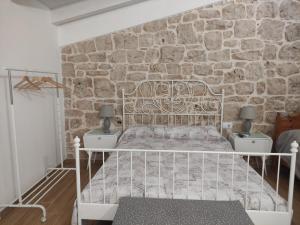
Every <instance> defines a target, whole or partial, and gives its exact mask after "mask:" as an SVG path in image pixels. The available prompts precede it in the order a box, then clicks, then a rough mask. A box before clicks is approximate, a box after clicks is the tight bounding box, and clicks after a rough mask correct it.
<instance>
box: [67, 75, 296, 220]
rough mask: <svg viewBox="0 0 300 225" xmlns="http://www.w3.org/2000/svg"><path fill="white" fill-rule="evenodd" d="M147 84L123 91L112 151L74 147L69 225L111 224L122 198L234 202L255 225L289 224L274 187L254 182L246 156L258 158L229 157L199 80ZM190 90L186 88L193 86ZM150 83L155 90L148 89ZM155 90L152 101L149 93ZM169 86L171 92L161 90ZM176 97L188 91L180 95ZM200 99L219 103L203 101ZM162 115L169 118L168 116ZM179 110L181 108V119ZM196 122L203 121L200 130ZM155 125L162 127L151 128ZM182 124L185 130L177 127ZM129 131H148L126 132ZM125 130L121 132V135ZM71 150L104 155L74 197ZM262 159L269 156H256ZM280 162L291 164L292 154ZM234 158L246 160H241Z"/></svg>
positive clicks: (219, 112)
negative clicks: (117, 138) (86, 224)
mask: <svg viewBox="0 0 300 225" xmlns="http://www.w3.org/2000/svg"><path fill="white" fill-rule="evenodd" d="M154 82H155V81H152V83H151V84H150V85H149V84H146V85H145V84H144V83H142V85H140V86H139V87H138V88H137V89H136V90H135V91H136V93H134V94H132V93H131V94H130V95H129V97H127V98H125V95H124V92H123V125H124V130H126V131H125V132H124V134H123V135H122V137H121V138H120V141H119V143H118V146H117V148H116V149H80V148H79V147H78V139H77V140H76V141H77V142H76V144H75V146H76V156H77V157H76V159H77V166H76V167H77V179H78V180H79V181H77V195H78V202H77V208H78V209H79V211H78V212H77V211H76V210H74V213H73V224H76V221H77V218H79V219H80V222H81V219H100V220H101V219H103V220H112V219H113V217H114V214H115V211H116V209H117V206H118V198H119V197H122V196H133V197H155V198H176V199H205V200H240V201H241V203H242V204H243V205H244V207H245V209H246V211H247V212H248V214H249V216H250V217H251V219H252V220H253V222H254V223H255V224H261V225H262V224H263V225H268V224H272V225H275V224H278V225H279V224H280V225H288V224H290V221H291V217H292V209H291V201H292V194H291V193H290V195H289V199H288V202H287V201H285V200H284V199H282V198H281V197H280V196H279V195H278V187H277V189H276V190H274V189H273V188H271V186H270V185H269V184H268V183H267V182H265V181H264V177H263V176H264V172H262V176H260V175H259V174H258V173H256V172H255V171H254V170H253V169H252V168H251V166H250V165H249V158H250V156H253V155H259V154H257V153H256V154H253V153H237V152H233V150H232V148H231V146H230V143H229V142H228V141H227V140H226V139H225V138H223V137H222V136H221V134H220V133H219V132H218V128H219V130H222V129H220V127H222V118H223V94H222V95H217V94H214V93H213V92H212V90H210V89H209V88H208V86H207V85H206V84H205V83H203V82H201V81H185V82H184V81H156V82H157V83H158V84H157V85H156V84H155V83H154ZM164 82H165V83H164ZM190 83H194V84H193V86H190ZM152 84H155V85H154V86H153V87H152ZM195 84H196V85H195ZM197 84H201V88H203V87H204V89H205V91H203V90H204V89H203V90H202V91H201V92H199V91H197V93H198V94H199V93H200V95H199V96H200V97H199V98H196V97H195V96H194V95H195V92H193V96H192V97H191V96H190V94H191V92H190V91H189V90H201V89H199V88H198V86H197ZM143 85H144V86H143ZM140 87H142V88H148V89H147V92H146V93H147V96H145V95H144V94H145V92H143V94H141V93H142V92H137V91H138V90H139V88H140ZM158 87H160V92H159V93H160V95H159V97H158V96H157V94H156V93H157V88H158ZM169 87H170V88H171V91H168V88H169ZM197 88H198V89H197ZM153 90H154V91H153ZM165 90H167V91H165ZM182 90H188V91H187V93H188V94H185V93H184V91H182ZM207 92H210V93H211V94H212V95H214V97H215V96H217V97H220V98H219V99H220V100H217V99H216V98H213V97H207V96H205V97H203V96H204V93H205V94H207ZM161 93H163V94H161ZM174 93H176V94H174ZM169 95H171V97H168V96H169ZM175 95H176V96H175ZM183 97H184V98H185V100H186V99H189V101H188V103H184V104H183V101H182V99H183ZM196 100H197V101H196ZM210 100H213V101H215V102H214V103H211V102H209V101H210ZM153 102H154V104H153ZM170 102H171V104H168V103H170ZM184 102H185V101H184ZM137 105H139V106H140V107H136V106H137ZM153 105H154V107H153ZM132 106H135V107H132ZM136 109H139V110H138V111H136ZM170 109H171V110H172V112H171V113H170V112H169V113H168V112H167V111H168V110H170ZM182 109H185V111H184V113H183V110H182ZM203 109H204V111H205V114H204V113H203ZM207 109H209V112H210V113H209V114H208V113H207ZM186 110H188V112H186ZM191 110H193V112H192V113H191ZM196 110H198V111H196ZM174 112H176V113H174ZM126 116H127V117H126ZM204 118H205V119H206V122H204V123H203V121H204ZM145 121H146V122H145ZM157 121H159V122H160V123H164V124H165V125H161V126H156V124H157ZM126 122H127V124H126ZM192 122H193V123H192ZM183 123H184V124H187V125H185V126H178V124H183ZM191 123H192V124H193V126H192V125H191ZM211 123H212V125H213V126H211V125H210V124H211ZM131 124H148V126H137V127H132V126H129V125H131ZM149 124H154V125H153V126H149ZM203 124H204V125H203ZM126 125H127V127H129V128H128V129H125V126H126ZM176 125H177V126H176ZM295 149H296V146H294V150H295ZM79 151H96V152H102V153H103V154H104V152H110V156H109V157H108V159H107V160H106V161H105V163H104V167H103V166H102V167H101V168H100V169H99V170H98V172H97V173H96V175H95V176H94V177H93V178H92V179H91V181H90V183H89V184H88V185H87V186H86V187H85V189H84V190H83V192H82V193H81V192H80V187H79V182H80V179H79V174H80V170H79V168H80V165H79V163H80V162H79ZM267 155H272V153H271V154H261V155H260V156H263V157H266V156H267ZM275 155H276V154H275ZM277 155H279V154H277ZM285 155H286V156H288V157H291V158H292V156H294V155H295V154H291V153H289V154H285ZM242 156H246V161H245V160H244V159H243V158H242ZM292 159H293V158H292ZM292 172H295V171H292ZM103 178H104V179H103ZM290 182H291V183H290V185H293V182H294V180H293V179H292V178H291V180H290ZM277 184H279V180H278V183H277ZM104 196H105V198H104Z"/></svg>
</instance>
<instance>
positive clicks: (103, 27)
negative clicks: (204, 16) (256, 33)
mask: <svg viewBox="0 0 300 225" xmlns="http://www.w3.org/2000/svg"><path fill="white" fill-rule="evenodd" d="M219 1H220V0H184V1H183V0H149V1H145V2H141V3H138V4H134V5H131V6H127V7H123V8H119V9H116V10H113V11H109V12H106V13H102V14H99V15H95V16H91V17H88V18H85V19H81V20H78V21H74V22H71V23H66V24H64V25H60V26H58V34H59V38H58V42H59V46H64V45H67V44H71V43H74V42H78V41H82V40H85V39H88V38H92V37H96V36H99V35H103V34H107V33H111V32H113V31H118V30H121V29H125V28H128V27H132V26H136V25H139V24H143V23H145V22H149V21H152V20H156V19H160V18H164V17H167V16H170V15H174V14H177V13H180V12H183V11H186V10H190V9H194V8H197V7H201V6H204V5H208V4H213V3H215V2H219ZM81 4H82V3H81ZM81 4H78V5H81ZM70 7H72V12H76V11H80V9H77V10H76V9H75V8H74V7H75V5H73V6H70ZM81 7H82V6H81ZM67 10H68V7H65V10H57V11H53V14H52V16H53V18H54V22H56V23H59V21H58V18H63V19H65V17H64V13H65V12H66V11H67ZM68 15H69V17H70V15H71V12H68Z"/></svg>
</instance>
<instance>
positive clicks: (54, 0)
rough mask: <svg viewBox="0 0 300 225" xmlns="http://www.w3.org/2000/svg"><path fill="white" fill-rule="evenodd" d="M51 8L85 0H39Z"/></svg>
mask: <svg viewBox="0 0 300 225" xmlns="http://www.w3.org/2000/svg"><path fill="white" fill-rule="evenodd" d="M38 1H39V2H41V3H42V4H44V5H45V6H47V7H48V8H49V9H57V8H60V7H63V6H66V5H70V4H73V3H76V2H82V1H85V0H38Z"/></svg>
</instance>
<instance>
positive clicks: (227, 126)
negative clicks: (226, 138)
mask: <svg viewBox="0 0 300 225" xmlns="http://www.w3.org/2000/svg"><path fill="white" fill-rule="evenodd" d="M223 128H224V129H231V128H232V123H231V122H224V123H223Z"/></svg>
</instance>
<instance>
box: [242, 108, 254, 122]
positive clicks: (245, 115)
mask: <svg viewBox="0 0 300 225" xmlns="http://www.w3.org/2000/svg"><path fill="white" fill-rule="evenodd" d="M255 117H256V110H255V108H254V107H253V106H244V107H243V108H242V109H241V113H240V118H241V119H246V120H254V119H255Z"/></svg>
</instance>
